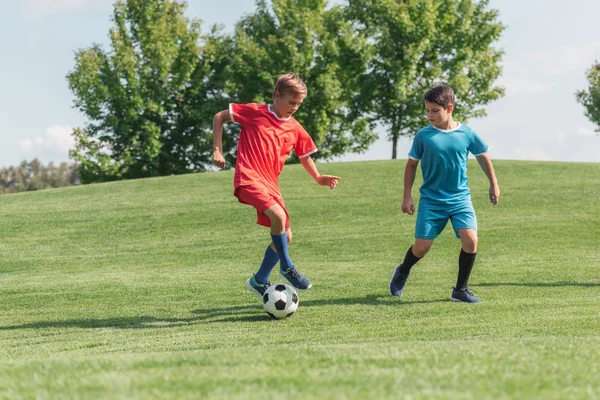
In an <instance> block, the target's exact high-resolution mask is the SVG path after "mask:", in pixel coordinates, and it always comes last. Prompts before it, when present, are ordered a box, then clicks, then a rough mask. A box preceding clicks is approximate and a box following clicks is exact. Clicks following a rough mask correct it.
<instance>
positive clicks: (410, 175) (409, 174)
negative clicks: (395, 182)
mask: <svg viewBox="0 0 600 400" xmlns="http://www.w3.org/2000/svg"><path fill="white" fill-rule="evenodd" d="M417 165H419V161H417V160H413V159H410V158H409V159H408V161H407V162H406V168H404V196H403V199H402V212H404V213H406V214H411V215H412V214H413V213H414V212H415V202H414V201H413V199H412V187H413V183H415V177H416V176H417Z"/></svg>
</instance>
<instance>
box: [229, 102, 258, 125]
mask: <svg viewBox="0 0 600 400" xmlns="http://www.w3.org/2000/svg"><path fill="white" fill-rule="evenodd" d="M257 113H258V104H254V103H250V104H236V103H230V104H229V115H230V116H231V120H232V121H233V122H237V123H238V124H240V125H244V124H245V123H247V122H248V121H250V120H252V119H253V118H255V117H256V115H257Z"/></svg>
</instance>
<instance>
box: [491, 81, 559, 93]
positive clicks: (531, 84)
mask: <svg viewBox="0 0 600 400" xmlns="http://www.w3.org/2000/svg"><path fill="white" fill-rule="evenodd" d="M498 83H499V84H500V85H501V86H504V87H505V89H506V96H507V97H509V96H523V95H536V94H546V93H550V92H552V90H553V89H554V83H552V82H535V81H532V80H529V79H527V78H523V77H512V76H510V77H503V78H500V79H499V80H498Z"/></svg>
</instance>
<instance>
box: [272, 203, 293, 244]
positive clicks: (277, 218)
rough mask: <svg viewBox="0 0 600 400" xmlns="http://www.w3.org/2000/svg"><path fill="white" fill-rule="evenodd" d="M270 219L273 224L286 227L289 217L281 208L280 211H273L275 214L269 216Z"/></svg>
mask: <svg viewBox="0 0 600 400" xmlns="http://www.w3.org/2000/svg"><path fill="white" fill-rule="evenodd" d="M268 217H269V218H270V219H271V223H272V224H278V225H281V226H285V222H286V220H287V215H286V214H285V211H283V209H281V208H280V209H278V210H273V212H271V213H270V214H268ZM288 240H289V239H288Z"/></svg>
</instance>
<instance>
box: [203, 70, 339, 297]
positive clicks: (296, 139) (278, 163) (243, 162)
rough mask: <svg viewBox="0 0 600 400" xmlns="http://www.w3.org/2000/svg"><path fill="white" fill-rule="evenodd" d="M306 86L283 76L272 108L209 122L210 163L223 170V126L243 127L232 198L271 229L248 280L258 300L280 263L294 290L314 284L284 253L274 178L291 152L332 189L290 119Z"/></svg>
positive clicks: (286, 236) (233, 111)
mask: <svg viewBox="0 0 600 400" xmlns="http://www.w3.org/2000/svg"><path fill="white" fill-rule="evenodd" d="M307 92H308V91H307V89H306V85H305V84H304V82H303V81H302V80H301V79H300V78H298V77H297V76H296V75H294V74H285V75H281V76H280V77H279V78H278V79H277V83H276V85H275V90H274V91H273V104H255V103H250V104H234V103H232V104H230V105H229V109H228V110H223V111H221V112H218V113H217V114H216V115H215V117H214V119H213V147H214V150H213V164H214V165H216V166H217V167H219V168H223V167H224V166H225V158H224V157H223V151H222V147H221V146H222V135H223V124H224V123H225V122H226V121H233V122H237V123H239V124H240V125H242V131H241V132H240V138H239V141H238V152H237V160H236V165H235V176H234V181H233V185H234V196H235V197H237V198H238V200H239V201H240V203H244V204H249V205H251V206H252V207H254V208H255V209H256V212H257V215H258V221H257V223H258V224H259V225H262V226H266V227H270V228H271V241H272V242H271V244H270V245H269V246H267V250H266V252H265V256H264V259H263V262H262V264H261V266H260V268H259V269H258V271H257V272H256V273H255V274H254V275H252V276H251V277H250V279H248V280H247V281H246V286H247V287H248V289H249V290H250V291H252V292H253V293H256V294H257V295H259V296H261V297H262V295H263V294H264V293H265V291H266V290H267V288H268V287H269V285H270V283H269V280H268V279H269V275H270V274H271V271H272V270H273V268H274V267H275V265H277V262H280V263H281V264H280V271H279V272H280V274H281V276H282V277H283V278H284V279H285V280H287V281H288V282H289V283H290V284H291V285H292V286H294V287H295V288H296V289H300V290H304V289H309V288H310V287H311V286H312V285H311V283H310V281H309V280H308V279H307V278H306V277H305V276H303V275H302V274H301V273H300V272H299V271H298V270H297V269H296V267H295V266H294V264H293V262H292V260H291V258H290V255H289V253H288V243H289V242H290V241H291V240H292V231H291V229H290V220H289V216H288V213H287V211H286V208H285V204H284V203H283V198H282V196H281V191H280V190H279V184H278V177H279V174H280V173H281V171H282V170H283V165H284V163H285V160H286V159H287V158H288V156H289V154H290V152H291V150H292V149H293V150H294V151H295V152H296V154H297V155H298V157H299V158H300V162H301V163H302V166H303V167H304V168H305V169H306V171H307V172H308V173H309V174H310V175H311V176H312V177H313V179H314V180H315V181H316V182H317V183H318V184H319V185H321V186H329V188H330V189H335V187H336V186H337V184H338V181H339V180H340V179H341V178H339V177H337V176H330V175H320V174H319V171H318V170H317V167H316V165H315V163H314V161H313V160H312V158H310V155H311V154H313V153H314V152H316V151H317V147H316V145H315V143H314V142H313V140H312V138H311V137H310V136H309V134H308V133H307V132H306V131H305V130H304V128H303V127H302V125H300V124H299V123H298V121H296V120H295V119H294V118H293V117H292V114H294V113H295V112H296V111H297V110H298V108H299V107H300V105H301V104H302V102H303V101H304V98H305V97H306V95H307Z"/></svg>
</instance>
